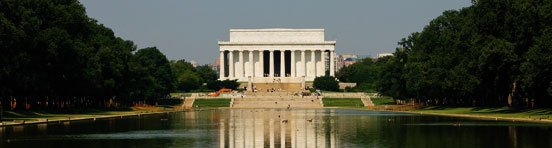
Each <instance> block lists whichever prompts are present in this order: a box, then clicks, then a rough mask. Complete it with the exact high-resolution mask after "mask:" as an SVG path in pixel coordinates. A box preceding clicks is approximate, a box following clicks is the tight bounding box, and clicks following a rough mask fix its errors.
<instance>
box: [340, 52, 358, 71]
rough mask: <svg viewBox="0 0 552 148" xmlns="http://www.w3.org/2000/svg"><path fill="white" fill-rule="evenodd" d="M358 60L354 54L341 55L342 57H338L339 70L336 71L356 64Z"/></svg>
mask: <svg viewBox="0 0 552 148" xmlns="http://www.w3.org/2000/svg"><path fill="white" fill-rule="evenodd" d="M357 59H358V56H357V55H354V54H342V55H339V59H338V61H339V64H338V65H339V68H338V69H341V68H343V67H347V66H349V65H351V64H354V63H356V60H357Z"/></svg>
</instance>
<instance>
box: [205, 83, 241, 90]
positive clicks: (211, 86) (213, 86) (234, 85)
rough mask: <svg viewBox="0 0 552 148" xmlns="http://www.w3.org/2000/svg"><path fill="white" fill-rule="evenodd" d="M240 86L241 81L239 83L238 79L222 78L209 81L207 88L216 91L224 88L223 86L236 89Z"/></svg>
mask: <svg viewBox="0 0 552 148" xmlns="http://www.w3.org/2000/svg"><path fill="white" fill-rule="evenodd" d="M239 86H240V83H238V80H222V81H220V80H215V81H211V82H207V88H209V89H211V90H215V91H218V90H219V89H222V88H227V89H233V90H235V89H237V88H238V87H239Z"/></svg>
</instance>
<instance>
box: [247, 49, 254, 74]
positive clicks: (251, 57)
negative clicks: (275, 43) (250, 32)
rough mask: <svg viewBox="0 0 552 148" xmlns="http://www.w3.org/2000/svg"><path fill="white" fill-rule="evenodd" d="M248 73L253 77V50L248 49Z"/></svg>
mask: <svg viewBox="0 0 552 148" xmlns="http://www.w3.org/2000/svg"><path fill="white" fill-rule="evenodd" d="M248 71H249V75H247V76H251V77H253V76H254V75H255V66H254V64H253V50H249V70H248Z"/></svg>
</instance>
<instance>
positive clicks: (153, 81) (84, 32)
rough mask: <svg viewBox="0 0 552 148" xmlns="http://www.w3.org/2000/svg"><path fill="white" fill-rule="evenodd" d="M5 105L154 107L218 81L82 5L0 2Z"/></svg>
mask: <svg viewBox="0 0 552 148" xmlns="http://www.w3.org/2000/svg"><path fill="white" fill-rule="evenodd" d="M0 49H1V53H0V104H1V106H2V108H3V109H4V110H9V109H64V108H83V107H102V108H103V107H117V106H131V105H136V104H155V103H156V102H157V101H158V100H159V99H164V98H168V97H169V93H170V92H171V91H178V90H182V91H188V90H190V89H194V88H197V87H199V86H201V84H202V83H203V82H204V81H207V80H213V79H216V73H215V72H214V71H212V70H211V69H210V68H209V67H207V66H201V67H200V68H198V69H195V68H193V67H191V64H189V63H188V62H185V61H184V60H179V61H169V60H168V59H167V58H166V56H165V55H164V54H163V53H161V52H160V51H159V50H158V49H157V48H156V47H148V48H143V49H137V47H136V45H135V44H134V43H133V42H132V41H129V40H124V39H121V38H119V37H116V36H115V35H114V33H113V31H112V30H111V29H109V28H107V27H105V26H104V25H102V24H99V23H98V22H97V21H96V20H94V19H92V18H89V17H88V16H87V15H86V11H85V8H84V7H83V6H82V5H81V4H80V3H79V2H78V1H77V0H40V1H35V0H3V1H0Z"/></svg>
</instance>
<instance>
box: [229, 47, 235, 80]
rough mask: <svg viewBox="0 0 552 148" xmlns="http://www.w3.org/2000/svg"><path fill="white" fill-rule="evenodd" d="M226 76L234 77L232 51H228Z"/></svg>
mask: <svg viewBox="0 0 552 148" xmlns="http://www.w3.org/2000/svg"><path fill="white" fill-rule="evenodd" d="M228 77H229V78H230V79H233V78H234V51H228Z"/></svg>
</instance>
